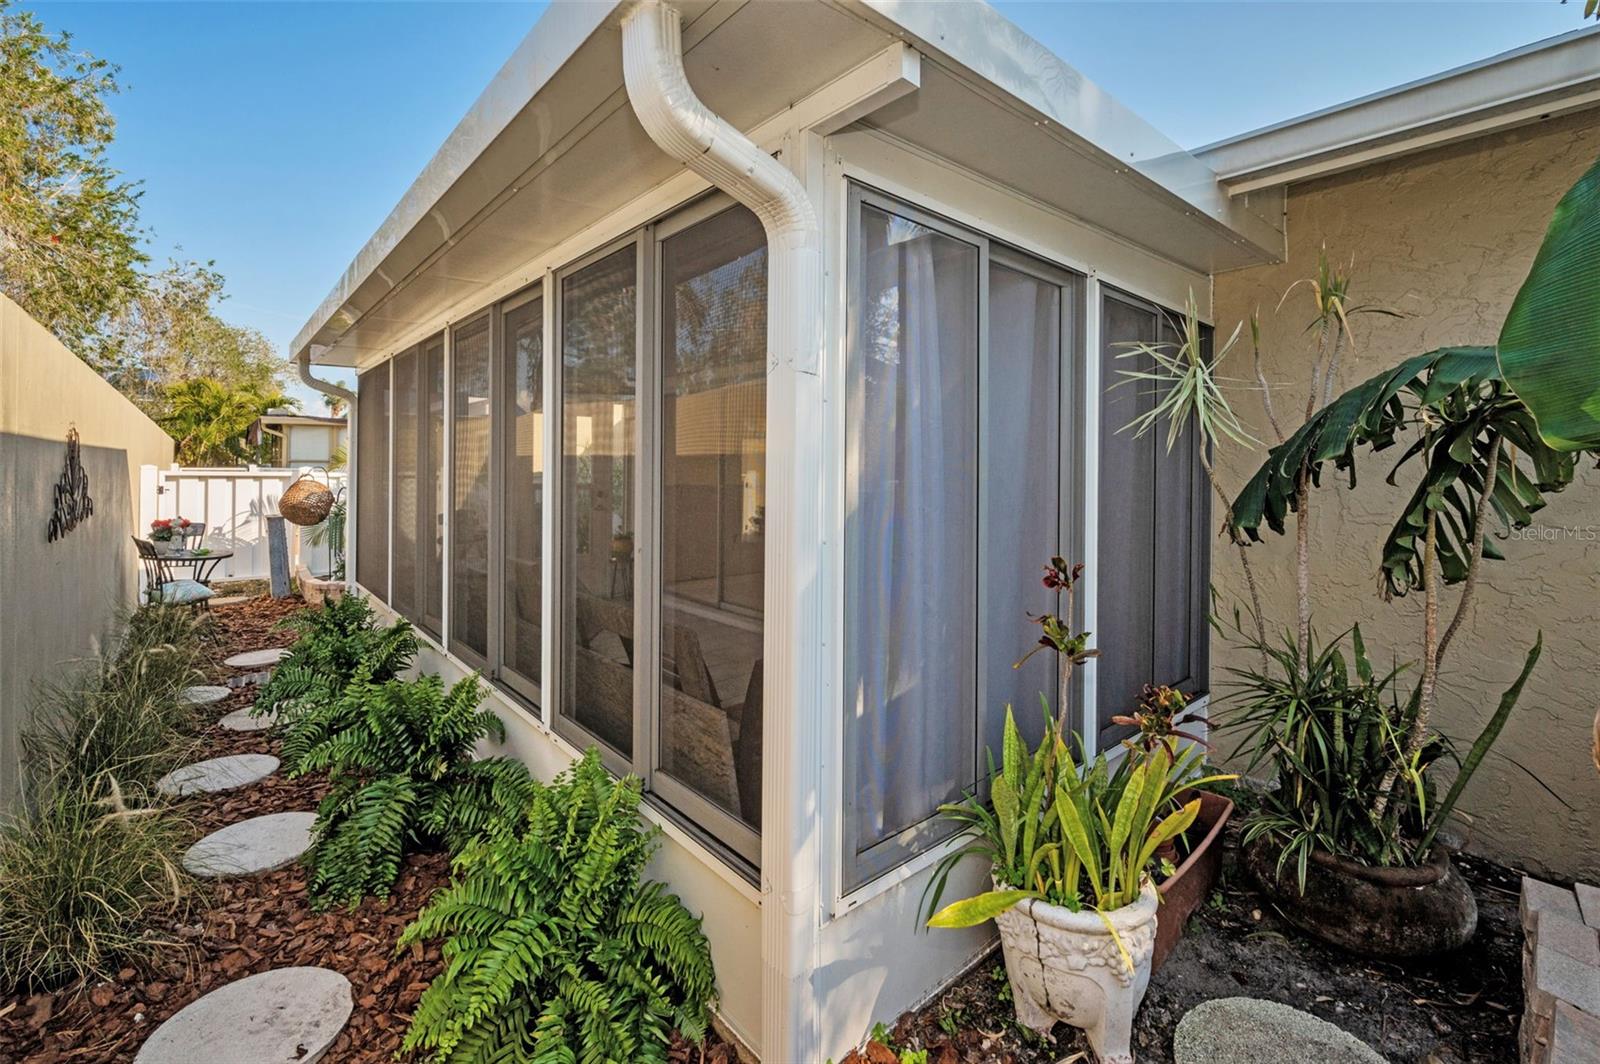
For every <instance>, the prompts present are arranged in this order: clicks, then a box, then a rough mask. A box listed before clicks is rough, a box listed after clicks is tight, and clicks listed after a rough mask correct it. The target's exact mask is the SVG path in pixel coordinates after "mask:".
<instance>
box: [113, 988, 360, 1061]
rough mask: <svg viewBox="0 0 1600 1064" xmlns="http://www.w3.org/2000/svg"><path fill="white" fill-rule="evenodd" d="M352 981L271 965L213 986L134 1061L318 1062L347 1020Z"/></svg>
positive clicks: (159, 1032) (147, 1042) (154, 1037)
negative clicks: (212, 988)
mask: <svg viewBox="0 0 1600 1064" xmlns="http://www.w3.org/2000/svg"><path fill="white" fill-rule="evenodd" d="M350 1009H351V996H350V980H348V979H346V978H345V977H344V976H342V975H340V974H339V973H338V972H333V971H329V970H328V969H326V968H277V969H274V970H273V971H270V972H261V973H260V974H258V975H252V976H248V977H246V978H244V979H240V980H238V981H237V982H233V983H229V984H228V985H227V986H224V987H221V988H220V989H217V990H213V991H212V992H211V993H209V994H207V995H206V996H205V997H203V998H200V999H199V1000H198V1001H195V1002H192V1003H191V1004H189V1005H188V1006H186V1007H185V1008H183V1009H182V1010H181V1011H179V1012H178V1013H177V1015H175V1016H173V1017H172V1018H171V1019H170V1020H168V1021H167V1022H166V1023H163V1024H162V1025H161V1026H160V1027H158V1028H156V1030H155V1033H153V1034H152V1035H151V1036H150V1037H149V1038H148V1039H146V1040H145V1043H144V1045H143V1046H141V1047H140V1049H139V1055H138V1056H137V1057H135V1058H134V1064H197V1062H199V1061H205V1062H206V1064H316V1062H317V1061H319V1060H321V1059H322V1057H323V1055H324V1054H326V1053H327V1051H328V1047H329V1046H331V1045H332V1044H333V1040H334V1039H335V1038H337V1037H338V1036H339V1032H340V1031H341V1030H343V1029H344V1025H345V1024H346V1023H347V1022H348V1021H349V1019H350Z"/></svg>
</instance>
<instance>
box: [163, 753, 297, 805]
mask: <svg viewBox="0 0 1600 1064" xmlns="http://www.w3.org/2000/svg"><path fill="white" fill-rule="evenodd" d="M276 771H278V759H277V758H275V757H272V756H271V755H269V754H231V755H229V756H228V757H214V758H212V759H211V760H210V761H197V762H195V763H194V764H192V765H185V766H183V767H182V768H175V769H173V770H172V771H171V772H169V773H167V774H166V775H165V776H162V777H161V778H160V779H158V780H156V790H158V791H160V792H161V793H162V794H168V795H173V796H181V795H185V794H201V793H210V792H214V791H231V790H233V789H234V788H235V787H243V786H245V785H246V784H248V783H255V782H257V781H258V780H264V779H266V778H267V777H268V776H270V775H272V774H273V773H274V772H276Z"/></svg>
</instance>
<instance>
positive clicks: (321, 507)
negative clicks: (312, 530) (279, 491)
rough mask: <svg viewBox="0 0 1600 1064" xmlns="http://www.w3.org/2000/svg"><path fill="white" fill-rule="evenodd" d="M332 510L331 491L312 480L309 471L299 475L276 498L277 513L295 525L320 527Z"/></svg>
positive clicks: (326, 486)
mask: <svg viewBox="0 0 1600 1064" xmlns="http://www.w3.org/2000/svg"><path fill="white" fill-rule="evenodd" d="M332 509H333V489H332V488H330V487H328V485H326V484H324V483H323V482H322V481H320V480H316V479H314V478H313V477H312V476H311V471H310V470H306V472H304V473H301V474H300V476H299V477H298V478H297V479H296V480H295V482H294V483H293V484H290V485H289V486H288V488H286V489H285V490H284V493H283V495H281V496H280V497H279V498H278V512H279V513H280V514H282V515H283V516H284V517H285V518H287V519H288V520H289V521H291V522H293V523H294V524H297V525H308V526H309V525H320V524H321V523H322V522H323V521H325V520H327V518H328V512H329V511H330V510H332Z"/></svg>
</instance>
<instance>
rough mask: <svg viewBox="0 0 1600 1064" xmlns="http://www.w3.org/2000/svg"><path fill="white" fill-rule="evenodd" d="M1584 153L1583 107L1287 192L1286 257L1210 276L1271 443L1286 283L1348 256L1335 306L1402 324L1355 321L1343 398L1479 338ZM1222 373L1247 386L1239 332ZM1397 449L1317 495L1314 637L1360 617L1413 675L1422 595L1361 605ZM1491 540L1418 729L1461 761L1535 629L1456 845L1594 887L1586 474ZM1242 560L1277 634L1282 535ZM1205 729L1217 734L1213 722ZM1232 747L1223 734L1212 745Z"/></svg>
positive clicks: (1237, 462)
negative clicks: (1425, 722) (1264, 384)
mask: <svg viewBox="0 0 1600 1064" xmlns="http://www.w3.org/2000/svg"><path fill="white" fill-rule="evenodd" d="M1597 155H1600V113H1597V112H1595V111H1589V112H1586V113H1579V114H1577V115H1572V116H1568V117H1565V118H1560V119H1555V120H1552V121H1549V122H1546V123H1543V124H1539V125H1534V126H1527V127H1523V128H1520V129H1517V130H1514V131H1511V132H1508V133H1501V134H1497V135H1495V136H1493V137H1487V138H1481V139H1478V140H1473V141H1468V142H1465V143H1462V144H1458V145H1454V146H1451V147H1448V148H1441V149H1437V150H1434V151H1430V152H1427V153H1424V154H1418V155H1413V156H1407V157H1403V158H1399V159H1395V160H1391V161H1388V162H1385V163H1382V164H1378V165H1373V166H1369V167H1365V168H1362V169H1359V170H1356V171H1353V172H1347V173H1344V174H1339V175H1336V176H1332V177H1328V178H1324V179H1321V180H1318V181H1315V182H1312V183H1307V184H1305V185H1302V186H1294V187H1291V188H1290V190H1289V195H1288V199H1287V215H1288V217H1287V223H1288V224H1287V230H1288V237H1289V243H1288V260H1287V261H1286V262H1284V263H1282V264H1280V265H1274V266H1263V267H1255V268H1251V269H1245V270H1240V271H1237V272H1231V273H1223V274H1219V275H1218V276H1217V277H1216V278H1215V288H1214V293H1213V295H1214V300H1215V312H1216V318H1215V320H1216V322H1217V330H1218V336H1219V337H1225V336H1227V335H1228V333H1229V332H1231V331H1232V329H1233V326H1234V324H1235V323H1236V322H1238V321H1240V320H1242V319H1245V318H1247V317H1248V315H1249V314H1250V313H1251V312H1252V311H1256V310H1259V312H1260V315H1261V325H1262V348H1263V356H1264V367H1265V371H1266V375H1267V378H1268V380H1270V381H1273V382H1275V383H1280V385H1287V387H1286V388H1282V389H1281V390H1280V393H1279V394H1280V398H1279V399H1278V410H1279V412H1280V417H1281V418H1283V419H1284V420H1285V428H1286V430H1288V431H1292V430H1293V427H1294V425H1297V424H1298V421H1297V420H1295V419H1294V416H1293V414H1292V413H1289V411H1292V410H1293V409H1294V408H1295V407H1297V406H1298V407H1300V408H1301V409H1303V404H1304V402H1305V383H1304V382H1305V378H1306V370H1305V367H1306V366H1307V365H1308V359H1309V356H1310V351H1311V344H1312V343H1313V342H1314V341H1313V339H1312V337H1311V336H1310V335H1308V334H1307V333H1305V331H1304V330H1305V326H1306V323H1307V321H1308V320H1310V317H1311V310H1310V307H1311V304H1310V296H1309V294H1308V292H1307V291H1306V289H1305V288H1304V286H1302V287H1301V288H1300V289H1298V290H1296V291H1295V292H1293V293H1291V294H1290V295H1289V296H1288V299H1287V301H1286V302H1285V303H1284V305H1283V307H1282V309H1281V310H1278V309H1276V308H1277V307H1278V304H1279V300H1280V299H1282V298H1283V296H1284V292H1285V291H1286V290H1287V289H1288V288H1289V286H1290V285H1291V284H1293V283H1294V282H1295V281H1297V280H1300V279H1303V278H1309V277H1312V276H1314V275H1315V273H1316V269H1317V257H1318V253H1319V252H1320V251H1321V250H1322V249H1323V248H1324V247H1326V249H1327V253H1328V255H1329V256H1330V258H1332V259H1333V260H1335V261H1337V262H1339V263H1343V264H1346V265H1348V264H1350V263H1351V262H1352V260H1353V262H1354V268H1353V275H1354V282H1353V284H1352V288H1351V303H1352V304H1361V303H1366V304H1373V305H1377V306H1382V307H1387V308H1390V309H1392V310H1395V311H1398V312H1400V313H1401V314H1403V315H1404V316H1403V317H1400V318H1390V317H1385V316H1379V315H1365V316H1361V317H1359V318H1357V319H1356V320H1355V322H1354V327H1355V333H1356V337H1357V340H1358V342H1359V347H1358V348H1357V349H1356V350H1354V351H1351V352H1348V353H1347V354H1346V355H1345V356H1344V361H1343V365H1342V367H1341V371H1340V380H1339V385H1340V388H1341V389H1343V388H1346V387H1349V386H1350V385H1352V384H1355V383H1357V382H1359V381H1362V380H1365V379H1366V378H1368V377H1370V376H1372V375H1373V374H1375V373H1377V372H1379V371H1381V370H1383V369H1386V368H1388V367H1389V366H1392V365H1393V364H1394V363H1396V362H1397V361H1399V360H1400V359H1401V358H1403V357H1405V356H1408V355H1412V354H1418V353H1421V352H1424V351H1429V350H1432V349H1435V348H1438V347H1441V346H1444V345H1447V344H1456V343H1460V344H1492V343H1494V341H1495V338H1496V335H1497V333H1498V331H1499V326H1500V322H1501V321H1502V319H1503V318H1504V316H1505V313H1506V311H1507V309H1508V308H1509V307H1510V305H1511V301H1512V298H1513V297H1514V296H1515V294H1516V292H1517V289H1518V287H1519V286H1520V284H1521V283H1522V280H1523V278H1524V277H1525V276H1526V274H1527V271H1528V268H1529V266H1530V265H1531V264H1532V261H1533V257H1534V254H1535V252H1536V251H1537V250H1538V247H1539V243H1540V241H1541V239H1542V237H1543V235H1544V231H1545V227H1546V225H1547V223H1548V221H1549V218H1550V214H1551V211H1552V209H1553V208H1554V207H1555V204H1556V202H1557V200H1558V199H1560V197H1561V195H1562V193H1564V192H1565V191H1566V189H1567V188H1568V187H1569V186H1570V185H1571V184H1572V183H1573V182H1574V181H1575V180H1576V179H1577V178H1578V177H1579V175H1581V174H1582V173H1583V172H1584V171H1585V170H1586V169H1587V168H1588V167H1589V166H1591V165H1592V164H1593V163H1594V161H1595V158H1596V156H1597ZM1223 372H1224V374H1225V375H1227V376H1229V377H1233V378H1236V379H1237V378H1249V377H1251V376H1252V374H1251V372H1250V355H1249V340H1248V329H1246V332H1245V334H1244V337H1243V342H1242V343H1241V344H1240V347H1239V348H1238V349H1237V350H1236V351H1235V353H1234V354H1233V355H1231V356H1230V362H1229V363H1227V364H1225V365H1224V368H1223ZM1234 399H1235V402H1236V404H1237V407H1238V410H1239V412H1240V414H1241V415H1242V416H1243V418H1244V420H1245V421H1246V422H1247V423H1248V425H1249V427H1250V429H1251V431H1252V432H1253V433H1254V434H1255V435H1256V436H1257V437H1258V438H1260V439H1262V440H1268V439H1270V429H1269V428H1268V427H1267V426H1266V423H1265V422H1266V419H1265V417H1264V414H1263V412H1262V407H1261V403H1260V400H1259V397H1258V395H1256V394H1254V393H1253V392H1251V391H1249V390H1248V389H1245V388H1243V387H1242V386H1241V387H1238V388H1237V390H1236V394H1235V396H1234ZM1291 422H1292V423H1291ZM1262 450H1264V448H1263V449H1258V450H1257V451H1256V452H1254V453H1247V452H1244V451H1241V450H1240V449H1239V448H1237V447H1226V448H1223V450H1222V453H1221V454H1220V455H1219V459H1220V462H1219V464H1220V468H1221V473H1222V476H1223V478H1224V482H1225V483H1226V484H1227V485H1229V486H1230V488H1234V489H1236V488H1237V487H1238V486H1240V485H1242V484H1243V483H1244V481H1245V479H1246V478H1247V477H1248V476H1249V474H1250V473H1251V472H1253V471H1254V469H1255V468H1256V466H1257V464H1258V463H1259V461H1260V460H1261V458H1262ZM1399 453H1400V448H1395V449H1394V450H1392V451H1390V452H1386V453H1385V454H1383V455H1380V456H1378V457H1376V458H1373V459H1369V460H1367V461H1366V462H1364V463H1363V464H1362V465H1361V466H1360V467H1359V468H1358V473H1359V476H1360V481H1359V485H1358V486H1357V488H1356V489H1355V490H1353V491H1352V490H1349V489H1348V488H1346V487H1345V486H1344V483H1345V482H1344V481H1342V480H1339V479H1338V478H1337V477H1331V478H1330V479H1328V480H1326V481H1325V482H1324V487H1323V488H1322V490H1320V491H1319V492H1317V493H1316V494H1315V496H1314V509H1313V522H1312V544H1313V559H1314V560H1313V566H1314V573H1313V581H1314V601H1315V603H1316V614H1315V617H1314V623H1315V624H1316V627H1317V629H1318V631H1319V633H1320V634H1321V635H1322V636H1323V637H1330V636H1332V635H1334V634H1336V633H1338V632H1340V631H1342V630H1344V629H1345V628H1346V627H1348V626H1349V625H1350V624H1352V623H1354V622H1357V621H1359V622H1360V623H1361V625H1362V632H1363V634H1364V635H1365V637H1366V641H1367V645H1368V647H1369V650H1371V651H1373V652H1374V653H1375V654H1376V655H1378V656H1381V657H1382V658H1384V659H1387V658H1388V657H1389V656H1390V655H1391V654H1392V655H1395V656H1397V657H1398V658H1399V659H1400V660H1401V661H1416V660H1419V659H1420V644H1421V636H1420V633H1421V611H1422V601H1421V595H1420V593H1418V594H1416V595H1414V596H1411V597H1408V598H1406V599H1402V600H1397V601H1395V602H1392V603H1389V604H1385V603H1383V602H1382V601H1381V600H1380V598H1379V596H1378V593H1377V589H1378V577H1377V574H1378V563H1379V553H1380V547H1381V545H1382V542H1383V539H1384V536H1385V535H1386V534H1387V532H1388V530H1389V528H1390V527H1391V525H1392V523H1393V521H1394V518H1395V515H1396V513H1397V512H1398V508H1399V507H1400V505H1401V504H1402V503H1403V502H1404V500H1405V498H1406V495H1407V493H1409V491H1410V490H1411V485H1412V484H1413V483H1414V480H1407V479H1401V480H1400V486H1396V487H1390V486H1389V485H1387V484H1385V483H1384V477H1385V476H1386V475H1387V474H1388V472H1389V469H1390V467H1391V465H1392V464H1393V460H1394V458H1395V457H1398V455H1399ZM1501 545H1502V547H1503V549H1504V551H1505V554H1506V560H1505V561H1502V562H1493V561H1491V562H1487V563H1486V564H1485V566H1484V570H1483V574H1484V580H1483V583H1482V586H1481V590H1480V597H1479V600H1478V603H1477V608H1476V610H1475V612H1474V614H1473V615H1472V617H1471V618H1470V619H1469V620H1468V622H1467V623H1466V626H1465V627H1464V630H1463V632H1462V634H1461V636H1460V637H1459V638H1458V639H1457V641H1456V642H1455V644H1454V645H1453V646H1452V647H1451V649H1450V651H1449V656H1448V658H1447V659H1446V662H1445V666H1444V669H1443V672H1442V675H1441V681H1440V697H1439V708H1438V710H1437V712H1436V718H1435V719H1436V724H1437V725H1438V726H1439V727H1440V728H1441V729H1442V730H1443V731H1444V732H1445V733H1447V734H1448V735H1450V736H1451V737H1452V738H1454V739H1455V740H1457V741H1458V743H1459V744H1460V745H1461V747H1462V749H1463V750H1464V749H1465V747H1466V746H1468V745H1470V743H1471V741H1472V739H1473V737H1475V736H1476V735H1477V733H1478V731H1479V729H1480V728H1481V727H1482V725H1483V723H1484V721H1485V720H1487V719H1488V717H1489V715H1490V714H1491V713H1492V711H1493V710H1494V708H1495V705H1496V704H1497V702H1498V701H1499V697H1500V694H1501V692H1502V691H1504V689H1505V688H1506V687H1507V686H1509V685H1510V683H1511V682H1512V681H1513V680H1514V679H1515V678H1516V675H1517V672H1518V670H1519V668H1520V667H1521V664H1522V660H1523V656H1524V654H1525V653H1526V651H1527V648H1528V647H1529V646H1530V645H1531V644H1532V643H1533V641H1534V637H1535V634H1536V633H1537V632H1538V631H1539V630H1541V629H1542V630H1543V632H1544V640H1545V650H1544V655H1543V658H1542V659H1541V661H1540V662H1539V665H1538V668H1537V669H1536V671H1535V672H1534V674H1533V677H1532V679H1531V680H1530V681H1529V684H1528V686H1527V688H1526V690H1525V691H1524V693H1523V696H1522V700H1521V702H1520V704H1519V707H1518V709H1517V711H1516V713H1515V714H1514V715H1513V716H1512V718H1511V719H1510V721H1509V722H1508V724H1507V725H1506V728H1505V731H1504V733H1503V735H1502V737H1501V739H1500V743H1499V745H1498V746H1497V747H1496V748H1495V750H1494V751H1493V752H1492V753H1491V754H1490V756H1489V757H1488V759H1486V760H1485V762H1484V764H1483V766H1482V767H1481V768H1480V770H1479V772H1478V774H1477V776H1476V778H1475V779H1474V780H1473V782H1472V784H1471V786H1470V787H1469V788H1468V790H1467V792H1466V794H1465V796H1464V798H1463V800H1462V802H1461V805H1460V808H1461V810H1462V811H1463V812H1465V813H1466V814H1468V815H1469V816H1470V818H1471V823H1470V824H1469V825H1467V827H1466V831H1467V835H1468V838H1469V840H1470V841H1469V848H1470V849H1472V850H1474V851H1476V852H1480V853H1483V854H1485V855H1487V856H1490V857H1493V858H1496V859H1500V860H1505V861H1509V862H1511V863H1513V864H1516V865H1520V866H1522V867H1525V868H1529V869H1532V870H1534V871H1536V872H1539V873H1542V874H1547V875H1552V876H1556V877H1566V878H1573V877H1576V878H1582V879H1588V880H1593V879H1594V878H1595V877H1596V876H1597V875H1600V846H1596V845H1595V844H1594V839H1595V835H1594V825H1595V824H1596V823H1597V822H1600V775H1597V773H1596V770H1595V765H1594V764H1593V763H1592V761H1591V760H1590V741H1591V739H1590V737H1591V726H1592V721H1593V718H1594V716H1595V711H1596V709H1597V708H1600V636H1597V635H1596V624H1595V611H1596V609H1597V606H1600V474H1597V473H1596V472H1595V471H1594V470H1592V469H1589V468H1587V467H1584V468H1583V471H1582V472H1581V473H1580V475H1579V477H1578V479H1577V481H1576V482H1575V483H1574V484H1573V486H1572V487H1571V488H1569V489H1568V490H1567V491H1566V492H1564V493H1562V494H1559V495H1555V496H1552V497H1551V501H1550V505H1549V506H1548V507H1547V508H1546V509H1545V510H1543V511H1542V512H1540V513H1539V514H1538V515H1537V524H1536V525H1535V526H1534V527H1533V528H1531V529H1529V530H1527V532H1526V533H1525V534H1521V535H1516V536H1513V537H1512V538H1510V539H1508V540H1506V541H1503V542H1502V544H1501ZM1251 552H1252V558H1253V559H1254V565H1255V567H1256V571H1257V575H1258V578H1259V579H1260V581H1261V584H1262V597H1263V600H1264V604H1265V611H1266V613H1267V616H1268V618H1269V620H1270V621H1271V622H1272V623H1273V624H1274V625H1277V626H1280V627H1281V626H1285V625H1287V626H1292V625H1293V623H1294V613H1295V610H1294V542H1293V536H1292V524H1291V535H1290V536H1288V537H1276V536H1272V535H1271V534H1270V533H1268V538H1267V540H1266V541H1265V542H1263V543H1262V544H1259V545H1256V546H1254V547H1252V548H1251ZM1212 564H1213V574H1214V582H1215V584H1216V586H1217V587H1218V588H1219V589H1221V590H1222V592H1223V594H1224V595H1225V596H1227V595H1230V594H1232V593H1234V592H1238V593H1239V594H1242V592H1243V587H1244V585H1243V581H1242V577H1241V575H1240V563H1239V559H1238V555H1237V553H1236V552H1235V550H1234V549H1233V548H1232V547H1230V546H1228V545H1227V544H1226V543H1225V542H1223V541H1221V540H1218V541H1217V545H1216V547H1215V549H1214V552H1213V563H1212ZM1455 597H1456V595H1455V591H1454V590H1453V589H1452V590H1450V591H1448V592H1447V593H1446V595H1445V597H1444V599H1443V602H1444V604H1445V607H1446V612H1444V617H1445V618H1446V619H1448V617H1449V616H1450V615H1451V613H1450V612H1448V611H1453V609H1454V602H1455ZM1229 608H1230V610H1231V604H1229ZM1212 660H1213V662H1214V663H1215V665H1214V669H1213V682H1214V684H1215V685H1216V686H1217V687H1218V689H1219V690H1223V691H1225V690H1226V685H1227V678H1228V677H1227V670H1228V668H1229V667H1230V666H1238V665H1241V664H1246V663H1248V658H1247V656H1246V655H1245V654H1244V653H1242V652H1241V651H1240V650H1239V648H1237V647H1234V646H1230V645H1228V643H1227V642H1225V641H1222V640H1219V639H1214V643H1213V650H1212ZM1223 705H1224V707H1225V705H1226V703H1224V704H1223ZM1220 717H1221V719H1222V720H1224V721H1225V720H1226V709H1225V708H1224V709H1223V710H1222V711H1221V714H1220ZM1232 747H1233V744H1232V743H1230V742H1228V741H1227V738H1226V734H1224V739H1223V742H1222V743H1221V744H1220V749H1222V750H1223V751H1224V752H1226V751H1229V750H1231V749H1232ZM1534 776H1537V778H1538V780H1539V781H1540V782H1542V784H1543V785H1544V786H1543V787H1541V786H1540V782H1535V781H1534V779H1533V777H1534ZM1545 788H1548V789H1549V791H1548V792H1547V791H1546V789H1545ZM1549 792H1554V793H1553V795H1552V794H1551V793H1549ZM1557 796H1558V797H1557ZM1562 803H1565V805H1563V804H1562ZM1569 807H1570V808H1569Z"/></svg>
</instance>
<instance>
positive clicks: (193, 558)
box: [161, 550, 233, 584]
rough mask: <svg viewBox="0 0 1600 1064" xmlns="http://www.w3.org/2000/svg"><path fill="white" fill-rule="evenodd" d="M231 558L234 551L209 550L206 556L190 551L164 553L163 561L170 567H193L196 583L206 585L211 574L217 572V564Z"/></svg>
mask: <svg viewBox="0 0 1600 1064" xmlns="http://www.w3.org/2000/svg"><path fill="white" fill-rule="evenodd" d="M231 557H233V551H231V550H208V551H206V552H205V553H204V554H196V553H194V552H193V551H188V550H177V551H172V552H171V553H165V552H164V553H162V555H161V560H162V561H163V562H165V563H166V564H168V565H190V566H193V567H194V579H195V581H196V582H197V583H201V584H205V583H207V582H208V581H209V580H210V579H211V574H212V573H213V572H215V571H216V568H217V563H218V562H220V561H223V560H225V559H227V558H231Z"/></svg>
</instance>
